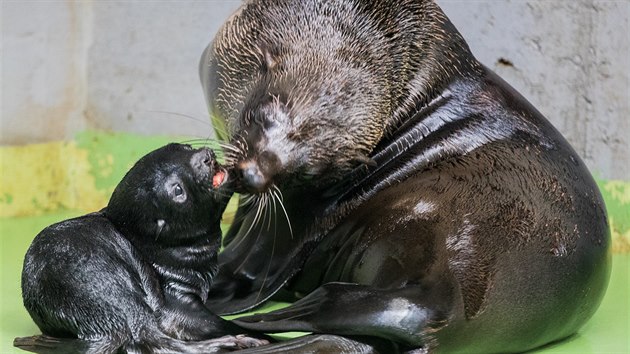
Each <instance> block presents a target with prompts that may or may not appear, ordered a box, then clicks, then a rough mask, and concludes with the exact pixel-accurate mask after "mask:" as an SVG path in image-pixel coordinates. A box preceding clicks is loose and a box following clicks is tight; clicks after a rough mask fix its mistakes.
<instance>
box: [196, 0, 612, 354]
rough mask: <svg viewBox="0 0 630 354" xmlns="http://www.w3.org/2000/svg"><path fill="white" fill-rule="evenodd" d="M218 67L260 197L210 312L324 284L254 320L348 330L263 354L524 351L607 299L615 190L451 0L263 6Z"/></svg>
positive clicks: (221, 99)
mask: <svg viewBox="0 0 630 354" xmlns="http://www.w3.org/2000/svg"><path fill="white" fill-rule="evenodd" d="M201 78H202V82H203V86H204V90H205V93H206V97H207V99H208V102H209V105H210V108H211V110H212V113H213V115H214V119H215V121H216V122H217V124H220V125H222V126H223V127H224V128H225V130H226V131H227V135H226V138H229V139H230V141H231V142H232V144H233V145H234V148H233V149H231V150H230V151H229V152H231V156H230V159H231V160H232V161H233V163H234V165H235V166H236V167H237V172H238V173H240V185H241V189H242V190H243V191H247V192H250V193H253V194H255V195H257V196H258V197H257V199H253V200H254V202H252V203H249V204H248V203H244V204H243V205H242V206H241V207H240V208H239V210H238V212H237V222H235V224H234V225H233V226H232V227H231V229H230V231H229V232H228V235H227V238H226V248H225V250H224V252H223V253H221V254H220V255H219V263H220V269H221V271H220V273H219V276H218V277H217V279H216V280H215V283H214V285H213V287H212V288H211V290H210V295H209V301H208V306H210V307H211V308H214V309H216V310H217V311H222V312H241V311H243V310H246V309H251V308H253V307H255V306H257V305H258V304H260V303H262V302H263V301H265V300H266V299H268V298H270V297H272V296H274V295H276V296H279V295H282V296H284V297H287V296H289V297H292V296H294V295H296V296H297V297H298V298H300V297H302V296H304V295H305V297H304V298H302V299H300V300H299V301H297V302H296V303H295V304H293V305H292V306H290V307H288V308H287V309H283V310H278V311H275V312H273V313H270V314H265V315H257V316H251V317H246V318H242V319H240V320H239V321H238V323H239V324H241V325H242V326H245V327H247V328H252V329H256V330H264V331H282V330H304V331H313V332H317V333H327V334H335V335H343V336H345V337H346V339H347V340H346V341H343V343H342V341H339V340H338V339H336V338H335V337H334V336H331V337H327V336H324V337H317V338H316V339H313V338H310V339H309V338H307V339H296V340H294V341H292V342H291V343H290V344H287V347H273V346H272V347H269V348H257V349H253V350H252V351H253V352H259V353H262V352H274V351H275V350H279V351H285V352H299V351H300V350H302V351H305V352H308V351H309V350H313V348H317V347H318V346H319V345H323V344H322V342H326V343H325V344H324V346H326V345H328V346H331V347H334V346H335V344H339V350H346V351H348V350H347V348H348V347H347V345H348V342H352V341H355V342H356V343H357V346H356V348H357V350H363V349H361V348H364V346H365V345H366V344H365V341H363V339H360V338H365V337H367V338H371V339H372V340H374V341H381V342H380V343H381V344H383V343H385V344H386V343H389V344H391V345H393V346H395V347H396V348H397V350H400V351H404V350H408V349H418V348H421V349H422V350H428V351H445V352H452V351H461V352H484V353H493V352H500V353H506V352H519V351H526V350H529V349H532V348H535V347H538V346H541V345H543V344H546V343H549V342H552V341H556V340H559V339H561V338H564V337H567V336H569V335H571V334H573V333H575V332H576V331H577V330H578V329H579V328H580V327H581V326H582V325H583V324H584V323H585V322H586V321H587V320H588V318H590V316H592V314H593V313H594V311H595V310H596V309H597V307H598V305H599V303H600V301H601V298H602V296H603V294H604V292H605V289H606V284H607V281H608V275H609V269H610V253H609V244H610V235H609V228H608V224H607V218H606V211H605V208H604V204H603V201H602V198H601V195H600V193H599V191H598V189H597V186H596V185H595V183H594V181H593V179H592V177H591V175H590V173H589V172H588V170H587V168H586V166H585V165H584V164H583V163H582V161H581V160H580V158H579V157H578V156H577V154H576V153H575V151H574V150H573V149H572V148H571V147H570V146H569V144H568V142H567V141H566V140H565V139H564V138H563V137H562V136H561V134H560V133H558V132H557V131H556V130H555V129H554V128H553V127H552V126H551V125H550V124H549V122H548V121H547V120H546V119H545V118H544V117H543V116H542V115H541V114H540V113H539V112H538V111H537V110H536V109H535V108H534V107H532V106H531V105H530V104H529V103H528V102H527V101H526V100H525V99H524V98H523V97H522V96H521V95H519V94H518V93H517V92H515V91H514V90H513V89H512V88H511V87H510V86H509V85H508V84H507V83H505V82H504V81H503V80H501V79H500V78H499V77H497V76H496V75H495V74H494V73H493V72H492V71H490V70H489V69H487V68H485V67H484V66H482V65H481V64H480V63H479V62H478V61H477V60H476V59H475V58H474V56H473V55H472V54H471V53H470V51H469V49H468V46H467V45H466V43H465V42H464V40H463V39H462V37H461V36H460V35H459V33H458V32H457V30H456V29H455V28H454V27H453V25H452V24H451V23H450V22H449V20H448V19H447V18H446V16H445V15H444V14H443V13H442V11H441V10H440V9H439V7H438V6H437V5H436V4H434V3H433V2H432V1H427V0H402V1H398V0H380V1H359V0H336V1H318V0H306V1H297V0H295V1H290V0H270V1H263V0H259V1H249V2H247V3H246V4H245V5H244V6H243V7H242V8H241V10H239V11H238V12H237V13H236V14H235V15H234V16H232V17H231V18H230V19H229V20H228V22H227V23H226V24H225V25H224V27H223V28H222V29H221V31H220V32H219V33H218V35H217V37H216V38H215V40H214V42H213V43H211V45H210V46H209V47H208V48H207V49H206V51H205V53H204V55H203V57H202V61H201ZM256 200H258V204H256V202H255V201H256ZM252 204H254V207H252ZM256 205H259V206H258V207H257V206H256ZM281 207H282V208H281ZM285 210H286V212H285ZM285 213H286V215H284V214H285ZM287 220H289V221H290V222H289V221H287ZM371 343H372V344H367V346H368V347H371V348H373V351H378V350H380V349H377V348H378V345H377V344H374V343H375V342H371ZM342 347H343V348H346V349H341V348H342ZM285 348H291V350H285ZM390 349H391V348H390ZM388 350H389V349H388ZM349 351H351V350H349Z"/></svg>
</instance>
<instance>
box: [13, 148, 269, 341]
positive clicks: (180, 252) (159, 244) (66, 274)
mask: <svg viewBox="0 0 630 354" xmlns="http://www.w3.org/2000/svg"><path fill="white" fill-rule="evenodd" d="M227 179H228V178H227V173H226V170H225V169H224V168H223V167H221V166H219V164H218V163H217V162H216V159H215V156H214V153H213V152H212V151H211V150H210V149H207V148H203V149H196V150H195V149H193V148H192V147H190V146H188V145H181V144H169V145H167V146H165V147H162V148H160V149H158V150H155V151H153V152H151V153H149V154H148V155H146V156H145V157H143V158H142V159H140V160H139V161H138V162H137V163H136V164H135V166H134V167H133V168H132V169H131V170H130V171H129V172H128V173H127V174H126V175H125V177H124V178H123V180H122V181H121V182H120V184H119V185H118V186H117V187H116V189H115V190H114V193H113V194H112V197H111V199H110V201H109V204H108V205H107V207H106V208H104V209H103V210H101V211H100V212H96V213H92V214H88V215H85V216H81V217H78V218H75V219H70V220H65V221H62V222H60V223H57V224H54V225H51V226H49V227H47V228H45V229H44V230H43V231H42V232H41V233H39V234H38V235H37V236H36V238H35V240H34V241H33V243H32V244H31V246H30V248H29V249H28V251H27V254H26V257H25V260H24V269H23V273H22V295H23V298H24V306H25V307H26V309H27V310H28V312H29V313H30V315H31V317H32V318H33V320H34V321H35V323H36V324H37V326H38V327H39V328H40V329H41V331H42V333H43V334H44V335H43V336H34V337H27V338H17V339H16V340H15V342H14V344H15V345H16V346H17V347H19V348H22V349H25V350H29V351H34V352H38V353H64V354H68V353H121V352H123V353H127V352H129V353H194V352H197V353H208V352H217V351H219V350H221V349H237V348H239V347H241V348H242V347H248V346H253V345H260V344H263V343H266V341H264V340H258V339H255V338H249V337H245V336H241V335H238V334H242V333H247V331H246V330H244V329H242V328H239V327H238V326H237V325H234V324H232V323H230V322H227V321H225V320H223V319H221V318H220V317H218V316H216V315H214V314H213V313H211V312H210V311H208V310H207V309H206V308H205V307H204V305H203V302H204V301H205V300H206V297H207V293H208V287H209V286H210V282H211V280H212V277H213V276H214V275H215V274H216V271H217V264H216V263H217V260H216V257H217V252H218V250H219V246H220V242H221V229H220V218H221V213H222V212H223V210H224V209H225V206H226V205H227V200H228V199H229V197H230V195H231V192H230V189H229V188H226V187H225V186H224V185H225V184H226V182H227ZM236 335H238V336H236ZM221 336H223V337H221ZM217 337H220V338H217Z"/></svg>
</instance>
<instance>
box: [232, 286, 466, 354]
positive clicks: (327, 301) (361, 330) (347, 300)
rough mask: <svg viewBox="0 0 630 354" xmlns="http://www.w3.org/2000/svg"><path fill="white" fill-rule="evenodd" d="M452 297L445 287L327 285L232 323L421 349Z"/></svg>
mask: <svg viewBox="0 0 630 354" xmlns="http://www.w3.org/2000/svg"><path fill="white" fill-rule="evenodd" d="M454 298H455V296H454V294H453V291H452V284H450V283H449V282H440V283H434V284H432V285H431V286H426V284H425V285H408V286H406V287H403V288H398V289H376V288H373V287H370V286H366V285H358V284H351V283H328V284H324V285H322V286H321V287H319V288H317V289H316V290H315V291H314V292H312V293H311V294H309V295H308V296H306V297H304V298H303V299H300V300H299V301H297V302H295V303H294V304H293V305H291V306H288V307H286V308H283V309H280V310H276V311H273V312H270V313H266V314H256V315H252V316H245V317H241V318H238V319H236V320H234V322H235V323H237V324H238V325H240V326H242V327H244V328H247V329H251V330H257V331H262V332H282V331H306V332H316V333H335V334H342V335H359V336H373V337H379V338H383V339H387V340H391V341H394V342H398V343H405V344H407V345H409V346H412V347H419V346H423V345H424V344H426V343H427V342H428V341H429V340H430V337H429V335H430V333H432V332H434V331H435V330H436V329H438V328H440V327H442V326H443V325H444V323H445V322H446V320H447V318H448V315H449V313H451V310H452V307H453V302H454Z"/></svg>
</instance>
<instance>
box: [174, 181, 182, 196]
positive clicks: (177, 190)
mask: <svg viewBox="0 0 630 354" xmlns="http://www.w3.org/2000/svg"><path fill="white" fill-rule="evenodd" d="M173 193H174V194H175V196H176V197H179V196H180V195H182V194H184V190H183V189H182V187H181V186H180V185H179V184H176V185H175V186H173Z"/></svg>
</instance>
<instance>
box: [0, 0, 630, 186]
mask: <svg viewBox="0 0 630 354" xmlns="http://www.w3.org/2000/svg"><path fill="white" fill-rule="evenodd" d="M0 1H1V12H2V13H1V16H0V18H1V21H2V24H1V26H2V41H1V47H0V48H1V50H2V55H0V60H1V61H2V63H1V64H2V77H1V78H0V81H1V82H2V87H1V90H2V93H1V94H2V100H1V102H0V104H1V112H2V120H1V125H0V144H2V145H10V144H24V143H30V142H39V141H47V140H58V139H64V138H71V137H72V136H73V134H74V133H76V132H77V131H81V130H85V129H102V130H113V131H130V132H136V133H142V134H178V135H190V136H200V137H202V136H204V135H206V134H208V132H209V129H208V127H207V126H206V125H205V124H204V123H200V122H197V121H194V120H193V119H188V118H184V117H182V116H180V115H187V116H192V117H194V118H196V119H201V120H204V121H207V118H206V117H207V113H206V107H205V104H204V102H203V95H202V92H201V88H200V85H199V79H198V77H197V65H198V61H199V56H200V54H201V51H202V50H203V48H204V47H205V46H206V45H207V43H208V42H209V41H210V39H211V38H212V36H213V34H214V33H215V31H216V30H217V28H218V27H219V26H220V24H221V22H223V21H224V20H225V18H226V17H227V16H228V15H229V14H230V13H231V12H232V11H233V10H234V9H236V8H237V7H238V6H239V1H229V0H228V1H211V0H209V1H190V0H181V1H161V0H152V1H139V0H137V1H131V0H129V1H104V0H100V1H97V0H95V1H61V0H59V1H54V0H53V1H50V0H48V1H37V0H35V1H10V0H0ZM438 3H439V4H440V5H441V6H442V7H443V9H444V10H445V12H446V13H447V15H449V17H450V18H451V20H452V21H453V23H455V25H456V26H457V27H458V28H459V30H460V31H461V32H462V34H463V36H464V37H465V38H466V40H467V41H468V43H469V44H470V46H471V48H472V50H473V52H474V53H475V55H476V56H477V57H478V58H479V59H480V60H481V61H482V62H483V63H485V64H486V65H487V66H489V67H491V68H493V69H494V70H496V71H497V72H498V73H499V74H500V75H501V76H502V77H503V78H504V79H506V80H507V81H508V82H510V83H511V84H512V85H513V86H515V88H516V89H517V90H519V91H520V92H521V93H522V94H524V95H525V96H526V97H527V98H528V99H529V100H530V101H531V102H532V103H533V104H534V105H535V106H536V107H537V108H538V109H539V110H540V111H541V112H543V113H544V114H545V115H546V116H547V117H548V118H549V119H550V120H551V121H552V122H553V124H554V125H555V126H556V127H557V128H558V129H559V130H560V131H561V132H563V134H565V136H566V137H567V138H568V139H569V140H570V141H571V143H572V144H573V145H574V147H575V148H576V150H577V151H578V153H580V155H581V156H582V157H583V158H584V159H585V161H586V162H587V164H588V165H589V166H590V167H591V168H592V169H593V171H595V172H596V174H597V175H599V176H600V177H605V178H620V179H626V180H630V103H629V102H630V38H629V37H630V28H629V23H628V19H629V18H630V2H628V1H627V0H620V1H599V0H528V1H525V0H513V1H508V0H478V1H463V0H459V1H455V0H438ZM159 112H172V113H159Z"/></svg>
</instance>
